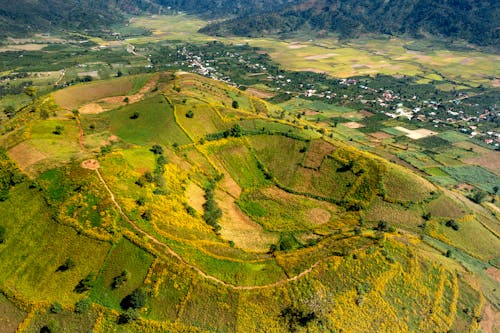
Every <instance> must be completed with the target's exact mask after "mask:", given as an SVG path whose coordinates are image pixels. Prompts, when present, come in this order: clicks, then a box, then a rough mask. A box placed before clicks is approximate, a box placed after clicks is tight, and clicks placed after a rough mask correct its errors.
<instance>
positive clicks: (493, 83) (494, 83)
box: [491, 79, 500, 88]
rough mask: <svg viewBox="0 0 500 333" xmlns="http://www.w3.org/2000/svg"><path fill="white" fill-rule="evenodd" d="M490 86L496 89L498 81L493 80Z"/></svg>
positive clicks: (498, 84) (499, 80)
mask: <svg viewBox="0 0 500 333" xmlns="http://www.w3.org/2000/svg"><path fill="white" fill-rule="evenodd" d="M491 86H492V87H493V88H498V87H500V79H494V80H491Z"/></svg>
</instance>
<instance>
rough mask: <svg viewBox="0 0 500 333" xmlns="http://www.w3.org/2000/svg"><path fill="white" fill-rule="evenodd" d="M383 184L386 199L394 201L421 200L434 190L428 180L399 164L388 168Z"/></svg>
mask: <svg viewBox="0 0 500 333" xmlns="http://www.w3.org/2000/svg"><path fill="white" fill-rule="evenodd" d="M384 186H385V192H386V194H385V197H386V199H387V200H389V201H394V202H396V201H401V202H421V201H422V200H424V199H425V198H427V197H429V196H430V193H431V192H432V191H435V190H436V189H435V187H434V186H432V184H431V183H429V182H428V181H426V180H424V179H422V178H420V177H419V176H417V175H415V174H412V173H411V172H410V171H406V170H404V169H403V168H401V167H399V166H391V168H389V172H388V173H387V174H386V175H385V180H384Z"/></svg>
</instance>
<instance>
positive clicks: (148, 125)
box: [103, 95, 191, 146]
mask: <svg viewBox="0 0 500 333" xmlns="http://www.w3.org/2000/svg"><path fill="white" fill-rule="evenodd" d="M134 115H138V116H137V118H136V119H133V118H134ZM103 116H104V117H109V119H110V126H111V132H112V133H115V134H116V135H117V136H118V137H120V138H121V139H122V140H124V141H126V142H129V143H133V144H137V145H146V144H154V143H159V144H163V145H166V146H171V145H173V144H178V145H184V144H188V143H190V142H191V140H190V139H189V137H188V136H187V135H186V134H185V133H184V132H183V130H182V129H181V128H180V127H179V126H178V125H177V123H176V121H175V117H174V111H173V109H172V107H171V105H170V104H169V103H168V102H167V100H166V99H165V98H164V97H163V96H162V95H156V96H153V97H150V98H147V99H145V100H143V101H140V102H137V103H134V104H130V105H128V106H125V107H123V108H120V109H117V110H113V111H110V112H109V113H105V114H103Z"/></svg>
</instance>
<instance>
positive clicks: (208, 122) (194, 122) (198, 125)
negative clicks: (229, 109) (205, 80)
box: [175, 100, 230, 141]
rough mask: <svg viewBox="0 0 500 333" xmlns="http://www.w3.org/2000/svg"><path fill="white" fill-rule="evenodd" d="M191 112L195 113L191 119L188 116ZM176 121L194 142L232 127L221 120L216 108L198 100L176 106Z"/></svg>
mask: <svg viewBox="0 0 500 333" xmlns="http://www.w3.org/2000/svg"><path fill="white" fill-rule="evenodd" d="M189 111H191V112H192V113H193V116H192V117H191V118H189V117H188V116H186V115H187V114H189ZM175 119H176V121H177V122H178V124H179V126H180V127H181V128H183V129H184V130H185V131H186V133H187V134H188V135H189V136H190V137H191V138H192V139H193V140H194V141H198V140H199V139H202V138H205V136H206V135H207V134H211V133H217V132H221V131H224V130H225V129H227V128H229V127H230V125H229V124H228V123H225V122H224V121H223V120H222V119H221V117H220V115H219V114H218V112H217V111H216V109H215V108H213V107H212V106H210V105H208V104H205V103H199V102H197V101H196V100H195V101H194V102H191V103H186V104H176V105H175Z"/></svg>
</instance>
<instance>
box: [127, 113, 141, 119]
mask: <svg viewBox="0 0 500 333" xmlns="http://www.w3.org/2000/svg"><path fill="white" fill-rule="evenodd" d="M129 118H130V119H132V120H134V119H137V118H139V112H137V111H135V112H134V113H132V115H131V116H130V117H129Z"/></svg>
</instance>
